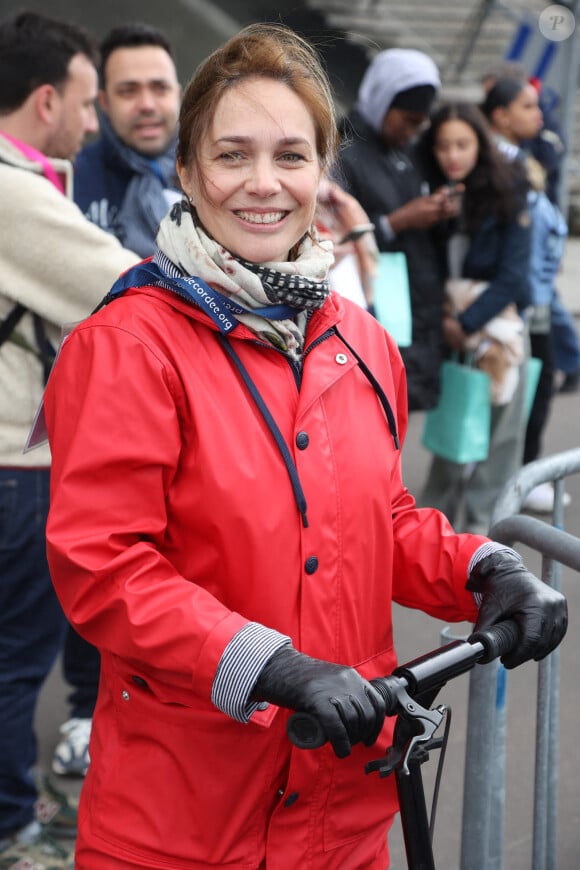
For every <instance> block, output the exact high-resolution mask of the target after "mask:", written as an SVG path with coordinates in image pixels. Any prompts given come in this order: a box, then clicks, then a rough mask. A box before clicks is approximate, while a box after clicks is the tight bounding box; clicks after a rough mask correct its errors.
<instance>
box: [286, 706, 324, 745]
mask: <svg viewBox="0 0 580 870" xmlns="http://www.w3.org/2000/svg"><path fill="white" fill-rule="evenodd" d="M286 733H287V734H288V737H289V738H290V741H291V743H293V744H294V746H297V747H298V749H319V748H320V747H321V746H324V744H325V743H326V734H325V733H324V730H323V728H322V725H321V724H320V722H319V721H318V719H317V718H316V717H315V716H311V714H310V713H292V715H291V716H290V718H289V719H288V722H287V723H286Z"/></svg>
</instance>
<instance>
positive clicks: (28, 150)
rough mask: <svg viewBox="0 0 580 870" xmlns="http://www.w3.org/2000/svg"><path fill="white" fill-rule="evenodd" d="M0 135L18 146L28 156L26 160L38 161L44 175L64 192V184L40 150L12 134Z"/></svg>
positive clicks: (1, 133)
mask: <svg viewBox="0 0 580 870" xmlns="http://www.w3.org/2000/svg"><path fill="white" fill-rule="evenodd" d="M0 135H1V136H4V138H5V139H8V141H9V142H12V144H13V145H15V146H16V148H18V150H19V151H21V152H22V154H24V156H25V157H27V158H28V160H31V161H32V162H33V163H39V164H40V166H41V167H42V173H43V175H44V177H45V178H47V179H48V180H49V181H50V182H51V183H52V184H54V186H55V187H56V189H57V190H59V191H60V192H61V193H63V194H64V192H65V190H64V185H63V183H62V181H61V180H60V178H59V176H58V173H57V172H56V170H55V168H54V167H53V166H52V164H51V163H50V162H49V160H48V158H47V157H45V155H44V154H42V152H41V151H37V150H36V148H33V147H32V145H27V144H26V143H25V142H21V141H20V140H19V139H15V138H14V137H13V136H9V135H8V133H4V132H0Z"/></svg>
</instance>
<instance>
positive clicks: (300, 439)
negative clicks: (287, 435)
mask: <svg viewBox="0 0 580 870" xmlns="http://www.w3.org/2000/svg"><path fill="white" fill-rule="evenodd" d="M309 441H310V438H309V437H308V435H307V434H306V432H299V433H298V435H297V436H296V447H297V448H298V449H299V450H306V448H307V447H308V443H309Z"/></svg>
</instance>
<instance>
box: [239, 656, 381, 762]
mask: <svg viewBox="0 0 580 870" xmlns="http://www.w3.org/2000/svg"><path fill="white" fill-rule="evenodd" d="M252 698H253V700H255V701H270V702H271V703H272V704H278V706H280V707H289V708H290V709H291V710H299V711H300V712H303V713H310V714H311V715H313V716H315V717H316V718H317V719H318V721H319V723H320V725H321V726H322V728H323V729H324V733H325V734H326V736H327V738H328V740H329V741H330V743H331V744H332V748H333V749H334V752H335V754H336V755H338V757H339V758H344V757H345V756H347V755H350V749H351V746H352V745H353V744H354V743H358V742H359V741H362V742H363V743H364V744H365V745H366V746H371V745H372V744H373V743H374V742H375V740H376V739H377V737H378V736H379V732H380V730H381V728H382V725H383V721H384V718H385V703H384V701H383V698H382V696H381V695H380V694H379V693H378V692H377V690H376V689H375V688H374V687H373V686H372V685H371V684H370V683H369V682H368V681H367V680H365V679H363V677H361V676H360V675H359V674H357V672H356V671H355V670H354V669H353V668H347V667H344V666H343V665H335V664H332V663H331V662H325V661H321V660H320V659H313V658H310V656H306V655H304V654H303V653H299V652H298V651H297V650H295V649H294V647H293V646H290V644H288V645H286V646H283V647H281V648H280V649H279V650H277V651H276V652H275V653H274V655H273V656H272V658H271V659H270V660H269V661H268V662H267V664H266V666H265V667H264V669H263V671H262V672H261V674H260V676H259V677H258V681H257V683H256V686H255V688H254V691H253V693H252Z"/></svg>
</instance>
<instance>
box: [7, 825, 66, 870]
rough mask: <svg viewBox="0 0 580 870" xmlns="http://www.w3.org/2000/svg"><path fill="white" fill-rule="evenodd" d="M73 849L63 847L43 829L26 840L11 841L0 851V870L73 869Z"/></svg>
mask: <svg viewBox="0 0 580 870" xmlns="http://www.w3.org/2000/svg"><path fill="white" fill-rule="evenodd" d="M74 866H75V856H74V850H73V851H71V850H69V849H65V847H64V846H61V844H60V843H57V842H56V841H55V840H53V839H52V838H51V837H50V836H49V835H48V834H47V833H46V831H45V830H44V829H41V830H40V831H39V833H37V834H36V836H34V837H32V838H31V839H30V840H29V841H28V842H24V843H19V842H17V841H16V842H12V843H11V844H10V845H9V846H7V847H6V848H4V849H3V850H2V851H0V870H74Z"/></svg>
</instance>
